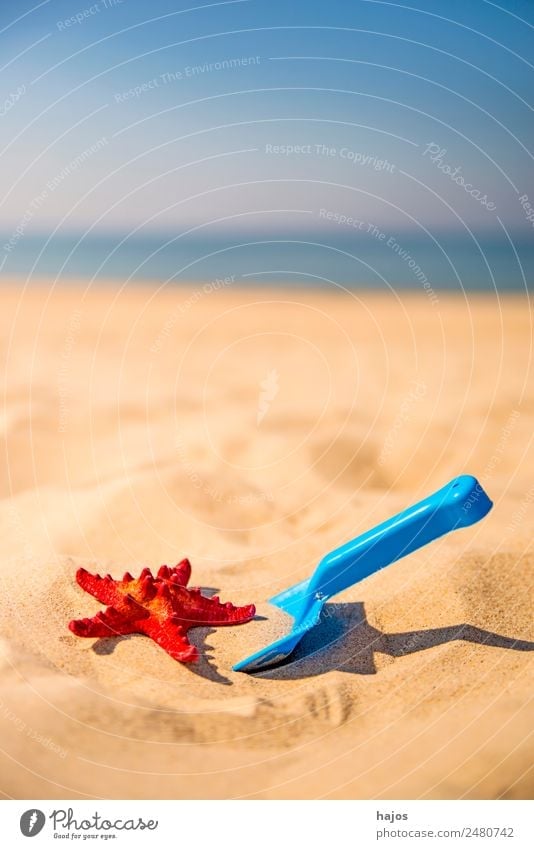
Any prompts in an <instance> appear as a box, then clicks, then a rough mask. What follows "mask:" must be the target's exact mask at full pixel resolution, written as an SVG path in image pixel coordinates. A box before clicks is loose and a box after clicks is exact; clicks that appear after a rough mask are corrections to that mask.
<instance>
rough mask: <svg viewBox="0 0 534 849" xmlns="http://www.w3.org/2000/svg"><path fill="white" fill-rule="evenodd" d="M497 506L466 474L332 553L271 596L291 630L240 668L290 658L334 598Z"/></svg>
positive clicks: (256, 667)
mask: <svg viewBox="0 0 534 849" xmlns="http://www.w3.org/2000/svg"><path fill="white" fill-rule="evenodd" d="M492 506H493V503H492V502H491V501H490V499H489V498H488V496H487V494H486V493H485V492H484V490H483V488H482V486H481V485H480V484H479V483H478V481H477V479H476V478H474V477H472V476H471V475H461V476H460V477H457V478H454V479H453V480H452V481H450V482H449V483H448V484H446V486H444V487H443V488H442V489H438V491H437V492H435V493H434V494H433V495H430V496H429V497H428V498H425V499H424V500H423V501H420V502H419V503H418V504H414V505H413V507H408V509H407V510H403V512H402V513H399V514H398V515H397V516H393V517H392V518H391V519H388V520H387V521H386V522H382V524H381V525H377V527H376V528H373V529H372V530H370V531H367V532H366V533H364V534H362V535H361V536H358V537H356V538H355V539H353V540H351V541H350V542H346V543H345V544H344V545H342V546H341V547H340V548H336V549H335V550H334V551H331V552H330V553H329V554H326V555H325V556H324V557H323V558H322V560H321V561H320V562H319V565H318V566H317V568H316V570H315V572H314V573H313V574H312V576H311V577H310V578H308V579H307V580H305V581H302V582H301V583H300V584H296V585H295V586H293V587H290V588H289V589H287V590H284V591H283V592H281V593H279V594H278V595H276V596H274V598H271V599H269V601H270V603H271V604H274V605H276V607H279V608H280V609H281V610H283V611H285V612H286V613H289V614H290V615H291V616H292V617H293V618H294V620H295V621H294V624H293V627H292V629H291V631H290V632H289V633H288V634H286V636H285V637H281V638H280V639H279V640H276V641H275V642H274V643H271V645H268V646H266V647H265V648H263V649H260V651H257V652H256V653H255V654H252V655H250V657H247V658H245V659H244V660H241V661H240V662H239V663H236V665H235V666H234V667H233V668H234V670H236V671H239V672H257V671H258V670H260V669H264V668H265V667H268V666H273V665H274V664H276V663H280V662H281V661H283V660H285V659H286V658H287V657H288V656H289V655H290V654H291V652H292V651H293V650H294V649H295V647H296V646H297V645H298V643H299V642H300V640H301V639H302V637H303V636H304V634H306V633H307V631H309V630H310V628H313V627H314V625H316V624H317V623H318V622H319V618H320V615H321V610H322V609H323V605H324V603H325V602H326V601H327V600H328V599H329V598H331V597H332V596H335V595H337V594H338V593H340V592H343V590H346V589H347V588H348V587H351V586H352V585H353V584H356V583H358V581H361V580H363V579H364V578H367V577H368V576H369V575H372V574H373V572H377V571H378V570H379V569H383V568H384V567H385V566H388V565H389V564H390V563H394V562H395V561H396V560H400V559H401V557H405V556H406V555H407V554H410V552H412V551H415V550H416V549H418V548H421V547H422V546H423V545H426V544H427V543H429V542H432V540H434V539H437V538H438V537H440V536H443V534H447V533H449V532H450V531H454V530H456V529H457V528H464V527H467V526H468V525H473V524H475V522H478V521H479V520H480V519H483V518H484V516H485V515H486V514H487V513H489V511H490V510H491V508H492Z"/></svg>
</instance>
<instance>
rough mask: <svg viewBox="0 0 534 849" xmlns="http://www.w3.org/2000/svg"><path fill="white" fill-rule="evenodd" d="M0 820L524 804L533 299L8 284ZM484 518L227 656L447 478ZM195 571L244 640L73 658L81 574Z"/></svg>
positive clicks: (100, 643) (530, 754)
mask: <svg viewBox="0 0 534 849" xmlns="http://www.w3.org/2000/svg"><path fill="white" fill-rule="evenodd" d="M2 307H3V308H2V311H1V312H0V331H1V332H0V346H1V358H2V375H3V405H2V422H1V439H2V442H3V445H2V450H1V452H0V463H1V467H2V473H1V475H0V486H1V487H2V493H1V496H0V497H1V501H0V528H1V533H0V549H1V559H0V589H1V593H0V680H1V687H0V750H1V751H0V762H1V774H2V782H1V790H2V793H3V795H4V797H6V798H11V797H13V798H34V799H53V798H57V799H65V798H68V799H77V798H80V799H83V798H255V799H272V798H364V799H368V798H377V799H402V798H433V799H457V798H473V799H478V798H510V799H515V798H527V797H528V798H532V795H533V791H534V775H533V764H534V743H533V738H532V726H533V721H532V694H533V660H534V655H533V654H532V651H533V649H534V629H533V624H532V602H533V589H532V586H533V584H532V580H533V571H534V570H533V565H534V555H533V551H532V541H533V537H534V533H533V531H534V479H533V475H532V470H533V468H534V448H533V445H532V436H533V433H534V391H533V390H534V381H533V375H532V314H531V312H530V308H529V303H528V299H527V298H526V296H520V295H517V296H507V297H505V298H502V297H501V298H499V297H498V296H497V295H493V296H492V295H488V294H485V295H470V296H469V297H464V296H462V295H451V294H449V295H439V297H438V298H437V299H435V300H434V299H431V298H429V297H428V296H427V295H426V294H425V293H424V292H421V293H419V294H405V295H403V296H402V297H399V296H398V295H396V294H389V295H388V294H381V295H377V294H370V293H366V292H361V291H360V292H352V293H349V292H344V291H336V292H324V291H309V290H307V289H284V288H271V289H264V288H261V289H260V288H257V287H251V288H243V287H240V286H238V285H237V283H235V282H234V281H232V280H231V279H229V280H227V281H218V282H212V283H209V284H206V285H204V286H203V285H202V284H198V285H192V286H190V287H181V286H180V287H179V288H178V287H177V288H169V286H166V287H163V286H162V287H159V286H157V285H154V286H152V287H148V286H135V287H132V286H131V285H130V286H129V287H127V288H126V287H124V288H121V287H119V286H118V285H117V284H112V283H110V284H108V285H105V284H104V283H102V284H100V285H99V286H98V287H95V286H92V287H91V288H87V289H86V287H85V284H84V283H83V282H73V283H72V284H70V285H66V284H63V285H61V286H58V285H53V284H52V283H51V282H47V281H43V282H42V283H41V284H39V285H33V286H32V287H31V288H28V289H24V287H23V284H22V282H17V281H12V283H7V284H6V283H4V285H3V290H2ZM461 473H470V474H473V475H475V476H477V477H478V478H479V480H480V481H481V483H482V484H483V486H484V487H485V489H486V490H487V492H488V493H489V495H490V496H491V498H492V499H493V501H494V504H495V506H494V509H493V511H492V512H491V513H490V514H489V516H488V517H487V518H486V519H484V520H483V521H482V522H480V523H479V524H477V525H474V526H472V527H470V528H467V529H465V530H461V531H457V532H455V533H453V534H450V535H448V536H446V537H443V538H441V539H440V540H438V541H436V542H435V543H433V544H432V545H431V546H428V547H426V548H424V549H422V550H420V551H419V552H416V553H414V554H412V555H410V556H409V557H407V558H405V559H403V560H401V561H399V562H397V563H396V564H394V565H392V566H391V567H389V568H388V569H387V570H385V571H383V572H381V573H378V574H375V575H373V576H372V577H370V578H368V579H367V580H366V581H364V582H363V583H361V584H359V585H358V586H357V587H353V588H352V589H350V590H348V591H346V592H345V593H343V594H342V595H340V596H338V597H337V598H336V599H334V600H333V601H332V602H331V603H330V604H328V605H327V606H326V608H325V614H324V617H323V621H322V623H321V624H320V625H319V626H318V627H317V628H316V629H314V630H313V631H312V632H311V633H310V634H309V635H308V636H307V637H306V638H305V640H304V641H303V643H302V645H301V648H300V649H299V651H298V653H297V655H296V658H295V660H294V662H292V663H290V664H289V665H285V666H283V667H280V668H278V669H273V670H270V671H266V672H264V673H261V674H258V675H255V676H249V675H244V674H240V673H235V672H232V671H231V667H232V664H233V663H235V662H236V661H238V660H239V659H241V658H242V657H243V656H244V655H246V654H248V653H250V652H251V651H254V650H256V649H257V648H259V647H261V646H262V645H263V644H264V643H266V642H269V641H270V640H271V639H273V638H274V637H275V636H276V635H278V634H279V633H281V632H283V629H284V628H286V627H287V620H286V619H285V617H284V616H283V615H282V614H281V612H279V611H276V609H274V608H272V607H270V606H269V605H268V604H266V603H265V601H264V600H265V599H268V598H269V597H270V596H272V595H273V594H274V593H276V592H278V591H279V590H281V589H283V588H284V587H287V586H289V585H291V584H293V583H296V582H297V581H299V580H301V579H303V578H304V577H306V576H307V575H308V574H309V573H310V572H311V571H312V570H313V568H314V567H315V564H316V563H317V561H318V560H319V559H320V557H321V556H322V555H323V554H325V553H326V552H327V551H329V550H330V549H332V548H334V547H336V546H338V545H340V544H341V543H343V542H345V541H346V540H348V539H350V538H351V537H354V536H356V535H357V534H358V533H361V532H363V531H364V530H366V529H368V528H370V527H372V526H373V525H375V524H377V523H378V522H380V521H382V520H384V519H385V518H387V517H389V516H391V515H393V514H394V513H396V512H398V511H399V510H402V509H404V508H405V507H407V506H409V505H411V504H413V503H415V502H416V501H418V500H420V499H421V498H423V497H425V496H426V495H428V494H430V493H431V492H433V491H434V490H435V489H437V488H439V487H440V486H442V485H443V484H445V483H446V482H447V481H448V480H449V479H450V478H452V477H454V476H456V475H458V474H461ZM183 557H188V558H189V559H190V561H191V563H192V566H193V579H192V583H193V584H194V585H200V586H202V587H205V588H206V589H207V590H208V591H212V590H215V589H216V590H217V591H218V592H219V594H220V596H221V600H222V601H228V600H231V601H232V602H234V603H235V604H246V603H250V602H254V603H255V604H256V606H257V612H258V618H257V619H255V620H254V621H253V622H251V623H249V624H247V625H241V626H238V627H232V628H220V629H215V630H214V629H205V628H199V629H195V630H193V631H190V634H189V636H190V639H191V641H192V642H194V643H195V645H197V646H198V648H199V650H200V653H201V657H200V660H199V662H198V663H197V664H189V665H184V664H180V663H177V662H176V661H174V660H173V659H172V658H171V657H170V656H168V655H167V654H166V653H165V652H164V651H162V650H161V649H160V648H158V647H157V646H156V644H155V643H153V642H152V641H150V640H149V639H148V638H146V637H143V636H137V635H135V636H129V637H120V638H117V639H99V640H93V639H82V638H78V637H76V636H74V634H72V633H71V632H70V631H69V630H68V627H67V625H68V622H69V620H71V619H73V618H81V617H85V616H92V615H94V614H95V613H96V612H97V611H98V610H99V609H101V605H99V603H98V602H97V601H96V600H95V599H94V598H92V597H91V596H89V595H87V594H86V593H84V592H83V591H82V590H81V589H80V588H79V587H78V586H77V584H76V582H75V572H76V569H77V568H78V567H79V566H84V567H85V568H87V569H89V570H90V571H94V572H99V573H101V574H106V573H108V572H109V573H111V574H112V575H113V576H114V577H120V576H122V574H123V572H124V571H125V570H129V571H130V572H132V573H134V574H137V573H138V572H139V571H140V570H141V569H142V568H143V567H145V566H149V567H151V568H152V570H153V571H156V570H157V569H158V567H159V566H160V565H161V564H168V565H171V566H172V565H174V564H175V563H177V562H178V561H179V560H181V559H182V558H183Z"/></svg>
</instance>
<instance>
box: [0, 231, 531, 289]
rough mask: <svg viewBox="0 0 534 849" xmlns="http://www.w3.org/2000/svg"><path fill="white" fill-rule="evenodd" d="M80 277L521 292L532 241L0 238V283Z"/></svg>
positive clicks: (329, 236)
mask: <svg viewBox="0 0 534 849" xmlns="http://www.w3.org/2000/svg"><path fill="white" fill-rule="evenodd" d="M13 277H17V278H20V279H21V281H25V282H26V281H27V282H33V281H36V282H38V281H39V280H40V279H42V278H47V279H48V280H50V279H51V280H53V281H57V282H62V281H64V282H68V281H70V280H73V279H82V280H86V281H87V282H88V283H90V282H104V281H110V282H113V281H117V282H120V283H121V284H127V285H130V284H131V285H135V284H137V283H147V282H148V283H154V284H157V285H162V284H163V285H169V286H179V285H180V284H184V283H187V282H194V281H216V280H225V279H226V278H230V279H231V280H232V282H236V283H242V284H243V285H245V284H246V285H257V286H261V285H270V286H279V285H284V286H286V285H288V284H291V285H292V286H297V287H314V288H324V289H332V290H336V289H338V290H342V289H371V290H374V291H378V292H379V291H387V290H390V291H406V290H412V291H422V292H425V293H426V294H427V295H428V297H429V298H432V297H433V296H434V295H436V296H437V293H438V292H440V291H441V292H443V291H447V292H460V293H461V292H477V291H480V292H497V293H502V294H504V293H506V292H525V291H530V290H531V289H532V286H533V283H534V238H532V236H529V235H525V234H521V236H520V237H516V238H514V239H513V240H512V239H508V238H507V237H504V236H503V235H501V234H493V233H490V234H488V233H482V234H472V235H469V236H467V235H464V234H458V233H440V234H439V237H432V238H429V237H425V238H424V239H423V238H421V237H420V236H417V237H414V235H413V234H412V233H409V232H397V233H391V232H387V233H383V232H382V231H380V230H378V228H377V232H376V233H375V234H372V233H371V234H365V236H363V235H361V234H359V233H355V234H354V235H352V234H343V236H340V235H339V234H337V233H331V232H326V233H316V232H314V233H305V232H303V233H297V234H295V233H285V234H284V233H271V234H269V233H228V234H218V235H217V236H216V237H209V238H207V237H205V236H200V235H199V234H198V232H197V233H193V234H187V233H180V232H177V233H165V234H161V233H148V234H147V233H144V234H142V235H140V234H139V233H138V234H135V235H131V234H120V233H105V234H95V233H94V232H89V233H85V234H83V233H82V234H75V233H74V234H73V233H67V234H66V233H55V234H54V235H52V236H49V235H46V234H33V233H32V234H30V233H22V235H20V236H19V237H17V236H15V237H14V236H13V234H4V235H3V236H2V235H0V282H1V281H2V280H4V281H6V280H8V279H9V280H12V279H13Z"/></svg>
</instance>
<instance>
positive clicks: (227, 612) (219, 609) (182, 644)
mask: <svg viewBox="0 0 534 849" xmlns="http://www.w3.org/2000/svg"><path fill="white" fill-rule="evenodd" d="M190 576H191V564H190V563H189V560H182V561H181V562H180V563H178V565H177V566H175V567H174V568H173V569H169V567H168V566H162V567H161V568H160V570H159V572H158V574H157V576H156V577H154V576H153V575H152V572H151V571H150V569H143V571H142V572H141V575H140V576H139V578H134V577H133V576H132V575H130V573H129V572H126V573H125V574H124V576H123V579H122V581H116V580H114V579H113V578H112V577H111V575H106V577H105V578H101V577H100V575H91V573H90V572H87V571H86V570H85V569H78V571H77V572H76V580H77V581H78V584H79V585H80V587H81V588H82V589H83V590H85V591H86V592H88V593H91V595H92V596H94V597H95V598H97V599H98V601H100V602H102V604H108V605H109V607H107V608H106V610H103V611H99V612H98V613H97V614H96V616H93V617H92V619H73V620H72V622H69V628H70V630H71V631H72V632H73V633H74V634H76V635H77V636H78V637H116V636H118V635H119V634H146V636H147V637H151V638H152V639H153V640H154V641H155V642H156V643H157V644H158V646H161V648H162V649H165V651H166V652H167V653H168V654H170V656H171V657H173V658H174V659H175V660H180V661H182V662H183V663H189V662H191V661H193V660H197V659H198V650H197V648H196V647H195V646H192V645H191V643H190V642H189V641H188V639H187V636H186V633H187V631H188V630H189V628H198V627H200V626H202V625H204V626H207V625H239V624H241V623H242V622H249V621H250V620H251V619H252V618H253V616H254V614H255V613H256V608H255V607H254V605H253V604H249V605H246V606H245V607H234V605H233V604H230V602H227V603H226V604H221V603H220V602H219V598H218V596H213V598H206V597H205V596H203V595H201V593H200V590H199V589H197V588H189V589H188V588H187V582H188V581H189V578H190Z"/></svg>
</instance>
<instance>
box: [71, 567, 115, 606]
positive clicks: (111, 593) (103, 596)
mask: <svg viewBox="0 0 534 849" xmlns="http://www.w3.org/2000/svg"><path fill="white" fill-rule="evenodd" d="M76 580H77V582H78V584H79V586H80V587H81V588H82V590H85V592H87V593H89V594H90V595H92V596H94V598H96V599H98V601H99V602H100V603H101V604H116V603H117V601H118V600H119V599H120V597H121V595H122V593H121V592H120V591H119V589H118V587H117V583H118V582H117V581H114V580H113V578H112V577H111V575H106V577H105V578H101V577H100V575H91V573H90V572H88V571H87V570H86V569H78V571H77V572H76Z"/></svg>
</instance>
